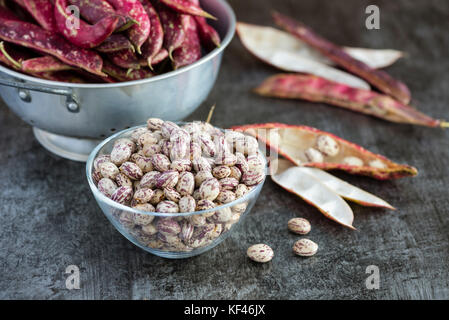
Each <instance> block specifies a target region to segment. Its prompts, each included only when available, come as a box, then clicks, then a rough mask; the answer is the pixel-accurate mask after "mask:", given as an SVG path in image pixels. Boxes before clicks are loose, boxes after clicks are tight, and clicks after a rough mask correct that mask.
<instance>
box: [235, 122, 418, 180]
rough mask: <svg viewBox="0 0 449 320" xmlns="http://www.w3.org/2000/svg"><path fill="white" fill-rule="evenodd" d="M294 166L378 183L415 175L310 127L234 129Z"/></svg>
mask: <svg viewBox="0 0 449 320" xmlns="http://www.w3.org/2000/svg"><path fill="white" fill-rule="evenodd" d="M232 129H234V130H237V131H242V132H245V133H247V134H250V135H253V136H255V137H256V138H257V139H259V141H262V142H264V143H265V144H267V146H269V147H271V148H272V149H274V150H275V151H277V152H278V153H279V154H280V155H282V156H284V157H285V158H286V159H288V160H290V161H291V162H292V163H294V164H296V165H298V166H306V167H315V168H320V169H323V170H332V169H339V170H344V171H346V172H348V173H352V174H360V175H365V176H369V177H372V178H375V179H379V180H387V179H396V178H401V177H408V176H415V175H417V174H418V171H417V169H416V168H414V167H412V166H409V165H405V164H397V163H395V162H393V161H391V160H389V159H387V158H385V157H384V156H381V155H378V154H375V153H373V152H370V151H368V150H366V149H364V148H363V147H361V146H359V145H356V144H354V143H352V142H349V141H347V140H344V139H342V138H340V137H337V136H335V135H333V134H331V133H328V132H324V131H321V130H318V129H315V128H312V127H307V126H298V125H288V124H282V123H263V124H252V125H245V126H237V127H233V128H232Z"/></svg>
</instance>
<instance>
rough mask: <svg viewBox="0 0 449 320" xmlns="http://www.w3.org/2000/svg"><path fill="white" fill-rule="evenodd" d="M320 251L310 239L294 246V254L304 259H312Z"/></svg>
mask: <svg viewBox="0 0 449 320" xmlns="http://www.w3.org/2000/svg"><path fill="white" fill-rule="evenodd" d="M317 251H318V245H317V244H316V243H315V242H313V241H312V240H309V239H300V240H298V241H296V242H295V244H294V245H293V252H294V253H295V254H296V255H298V256H302V257H311V256H313V255H314V254H315V253H316V252H317Z"/></svg>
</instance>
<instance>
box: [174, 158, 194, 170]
mask: <svg viewBox="0 0 449 320" xmlns="http://www.w3.org/2000/svg"><path fill="white" fill-rule="evenodd" d="M170 169H172V170H176V171H178V172H183V171H192V162H191V161H190V159H178V160H175V161H173V162H172V163H171V165H170Z"/></svg>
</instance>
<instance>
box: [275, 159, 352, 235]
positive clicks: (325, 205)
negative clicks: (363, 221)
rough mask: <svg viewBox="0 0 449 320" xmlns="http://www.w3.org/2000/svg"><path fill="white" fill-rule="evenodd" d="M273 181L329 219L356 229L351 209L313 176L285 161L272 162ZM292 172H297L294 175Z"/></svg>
mask: <svg viewBox="0 0 449 320" xmlns="http://www.w3.org/2000/svg"><path fill="white" fill-rule="evenodd" d="M270 168H272V169H273V168H276V171H272V172H271V179H272V180H273V181H274V182H275V183H276V184H278V185H279V186H281V187H282V188H284V189H285V190H287V191H289V192H291V193H293V194H295V195H297V196H299V197H301V198H302V199H303V200H304V201H306V202H307V203H309V204H311V205H312V206H314V207H316V208H317V209H318V210H320V211H321V213H323V214H324V215H325V216H326V217H327V218H329V219H331V220H334V221H335V222H337V223H339V224H341V225H344V226H346V227H348V228H351V229H355V228H354V227H353V226H352V223H353V221H354V214H353V212H352V209H351V207H350V206H349V205H348V204H347V203H346V202H345V201H344V200H343V199H342V198H341V197H340V196H339V195H338V194H337V193H335V192H334V191H333V190H332V189H330V188H329V187H327V186H326V185H324V184H322V183H320V181H319V180H318V179H316V178H315V177H314V176H313V175H310V174H308V173H307V172H304V171H298V170H296V167H291V165H290V163H289V162H288V161H285V160H275V161H272V163H271V165H270ZM291 170H295V171H294V173H292V171H291Z"/></svg>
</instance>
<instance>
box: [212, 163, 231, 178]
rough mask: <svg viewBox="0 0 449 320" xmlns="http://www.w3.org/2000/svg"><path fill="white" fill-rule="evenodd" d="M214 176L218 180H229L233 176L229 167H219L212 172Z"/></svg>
mask: <svg viewBox="0 0 449 320" xmlns="http://www.w3.org/2000/svg"><path fill="white" fill-rule="evenodd" d="M212 174H213V175H214V177H215V178H217V179H223V178H227V177H229V175H230V174H231V169H230V168H229V167H228V166H217V167H215V168H214V169H213V170H212Z"/></svg>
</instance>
